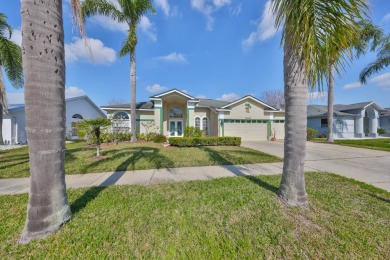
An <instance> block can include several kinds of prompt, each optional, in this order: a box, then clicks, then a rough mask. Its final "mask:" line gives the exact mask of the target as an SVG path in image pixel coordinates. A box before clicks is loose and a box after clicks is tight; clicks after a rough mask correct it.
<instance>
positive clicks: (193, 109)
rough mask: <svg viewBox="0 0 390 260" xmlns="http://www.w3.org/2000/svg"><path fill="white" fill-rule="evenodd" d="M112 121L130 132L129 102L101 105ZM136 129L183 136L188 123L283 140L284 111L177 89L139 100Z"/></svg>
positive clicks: (213, 132) (206, 130) (214, 131)
mask: <svg viewBox="0 0 390 260" xmlns="http://www.w3.org/2000/svg"><path fill="white" fill-rule="evenodd" d="M101 109H102V110H105V111H106V112H107V117H108V118H110V119H112V120H113V130H118V131H127V132H128V131H130V128H131V120H130V104H121V105H111V106H102V107H101ZM136 115H137V118H136V122H137V125H136V132H137V133H146V132H157V133H160V134H163V135H166V136H168V137H175V136H177V137H181V136H183V135H184V129H185V127H186V126H194V127H196V128H199V129H200V130H202V131H203V134H204V135H206V136H239V137H241V138H242V139H243V140H267V139H269V138H270V137H272V136H273V135H274V134H275V136H276V138H277V139H284V111H282V110H278V109H276V108H274V107H272V106H270V105H268V104H266V103H265V102H263V101H261V100H259V99H257V98H255V97H253V96H250V95H248V96H245V97H243V98H240V99H238V100H235V101H233V102H227V101H221V100H213V99H198V98H195V97H193V96H191V95H188V94H187V93H184V92H182V91H180V90H177V89H172V90H169V91H166V92H163V93H161V94H157V95H154V96H151V97H150V100H149V101H145V102H140V103H137V106H136Z"/></svg>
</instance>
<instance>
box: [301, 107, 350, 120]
mask: <svg viewBox="0 0 390 260" xmlns="http://www.w3.org/2000/svg"><path fill="white" fill-rule="evenodd" d="M333 114H334V115H335V116H356V115H355V114H349V113H344V112H340V111H337V110H336V109H334V110H333ZM322 116H328V107H327V106H323V105H309V106H307V117H322Z"/></svg>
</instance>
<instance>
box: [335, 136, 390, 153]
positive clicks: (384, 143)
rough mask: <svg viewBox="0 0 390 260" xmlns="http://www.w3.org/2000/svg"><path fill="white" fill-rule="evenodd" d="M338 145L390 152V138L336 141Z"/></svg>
mask: <svg viewBox="0 0 390 260" xmlns="http://www.w3.org/2000/svg"><path fill="white" fill-rule="evenodd" d="M335 143H336V144H341V145H346V146H353V147H359V148H367V149H374V150H381V151H390V138H376V139H363V140H335Z"/></svg>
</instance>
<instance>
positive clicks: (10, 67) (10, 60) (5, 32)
mask: <svg viewBox="0 0 390 260" xmlns="http://www.w3.org/2000/svg"><path fill="white" fill-rule="evenodd" d="M11 36H12V27H11V26H10V25H9V24H8V23H7V17H6V16H5V15H4V14H3V13H0V145H2V144H3V110H4V111H7V100H6V92H5V85H4V81H3V67H4V71H5V74H6V76H7V78H8V79H9V81H10V82H11V84H12V86H14V87H15V88H22V87H23V68H22V51H21V50H20V47H19V46H18V45H17V44H15V43H13V42H12V41H11V40H10V38H11Z"/></svg>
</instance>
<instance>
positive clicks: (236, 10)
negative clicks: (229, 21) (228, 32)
mask: <svg viewBox="0 0 390 260" xmlns="http://www.w3.org/2000/svg"><path fill="white" fill-rule="evenodd" d="M241 11H242V4H241V3H239V4H238V5H237V6H236V7H231V8H230V14H231V15H233V16H239V15H240V13H241Z"/></svg>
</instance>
